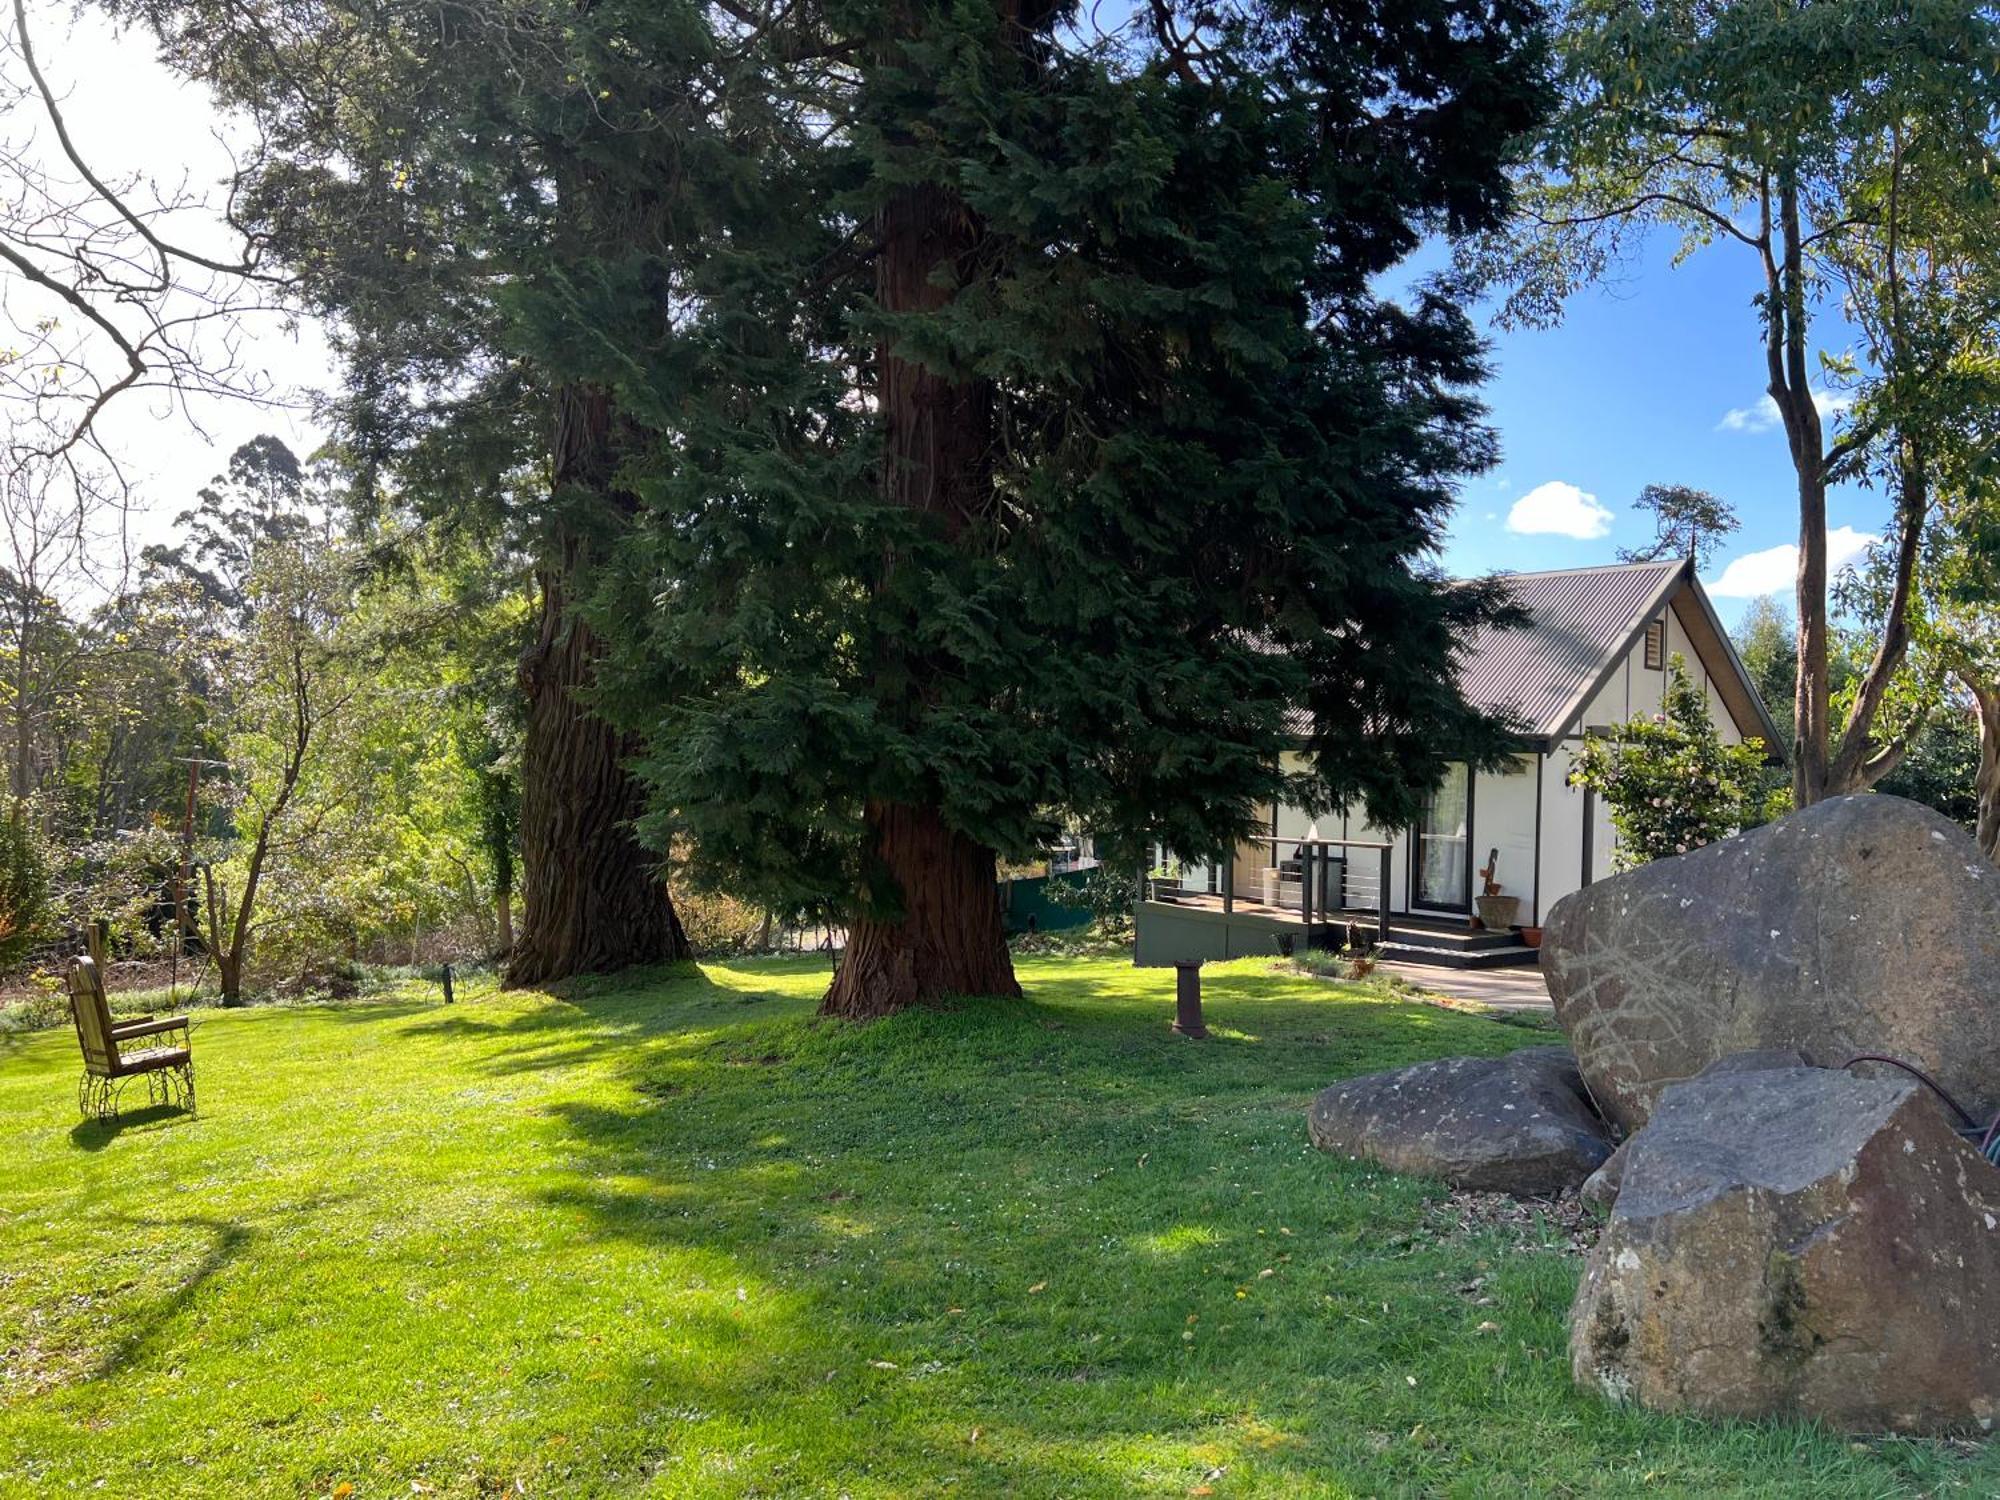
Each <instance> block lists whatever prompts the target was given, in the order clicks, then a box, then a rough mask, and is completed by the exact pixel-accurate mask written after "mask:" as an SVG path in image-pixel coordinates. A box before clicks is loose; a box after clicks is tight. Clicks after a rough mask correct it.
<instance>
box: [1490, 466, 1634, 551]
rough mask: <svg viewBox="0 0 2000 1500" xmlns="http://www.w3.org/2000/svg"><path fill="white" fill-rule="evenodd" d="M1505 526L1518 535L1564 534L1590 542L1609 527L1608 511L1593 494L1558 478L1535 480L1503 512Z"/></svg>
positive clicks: (1606, 532)
mask: <svg viewBox="0 0 2000 1500" xmlns="http://www.w3.org/2000/svg"><path fill="white" fill-rule="evenodd" d="M1507 529H1508V530H1509V531H1513V532H1518V533H1520V534H1521V535H1522V536H1567V537H1574V538H1575V539H1576V540H1577V541H1579V542H1592V541H1595V540H1597V538H1599V537H1601V536H1607V535H1609V534H1610V531H1611V512H1610V511H1608V510H1606V509H1605V508H1604V507H1603V506H1601V505H1599V504H1598V503H1597V496H1595V495H1593V494H1590V493H1589V492H1588V491H1585V490H1580V489H1578V488H1577V487H1576V486H1575V485H1573V484H1565V483H1564V482H1563V481H1562V480H1560V479H1551V480H1550V481H1549V482H1548V483H1547V484H1538V485H1536V486H1535V487H1534V488H1533V489H1531V490H1529V491H1528V493H1527V494H1525V495H1523V496H1522V497H1521V498H1520V499H1518V500H1516V501H1515V502H1514V505H1513V508H1512V509H1511V510H1509V511H1508V512H1507Z"/></svg>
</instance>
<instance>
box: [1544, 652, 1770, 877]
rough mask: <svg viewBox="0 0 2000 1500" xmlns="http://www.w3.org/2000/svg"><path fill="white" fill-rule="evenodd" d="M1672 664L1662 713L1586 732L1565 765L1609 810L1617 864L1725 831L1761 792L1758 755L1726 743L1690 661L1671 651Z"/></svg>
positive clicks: (1693, 845) (1694, 845) (1746, 820)
mask: <svg viewBox="0 0 2000 1500" xmlns="http://www.w3.org/2000/svg"><path fill="white" fill-rule="evenodd" d="M1671 667H1672V676H1671V679H1670V681H1669V682H1668V684H1667V692H1666V700H1665V703H1664V706H1663V710H1662V712H1660V713H1657V714H1638V715H1636V716H1634V717H1633V718H1632V720H1631V721H1630V722H1629V723H1627V724H1625V725H1623V726H1622V727H1620V728H1619V729H1617V730H1615V731H1614V732H1612V733H1611V734H1606V735H1598V734H1592V735H1587V736H1585V738H1584V742H1583V750H1582V751H1581V753H1579V755H1578V756H1577V761H1576V768H1575V769H1574V770H1572V771H1571V772H1570V777H1569V780H1570V785H1572V786H1582V787H1589V788H1592V789H1593V790H1595V791H1596V792H1597V794H1598V795H1599V796H1600V797H1602V798H1603V799H1604V802H1605V806H1606V807H1607V808H1608V809H1609V810H1610V813H1611V823H1612V826H1613V827H1614V828H1616V829H1617V830H1618V853H1617V857H1616V860H1615V863H1616V865H1617V868H1619V869H1621V870H1629V869H1630V868H1632V867H1633V866H1634V865H1640V864H1644V863H1646V862H1647V861H1648V860H1654V859H1664V858H1666V857H1667V856H1669V855H1674V854H1685V853H1687V852H1688V851H1689V850H1690V849H1698V848H1700V847H1701V846H1702V845H1703V844H1712V843H1714V842H1715V841H1716V840H1717V839H1721V838H1727V837H1728V836H1729V835H1730V834H1732V833H1735V832H1737V831H1738V830H1739V829H1741V828H1743V827H1745V826H1747V825H1748V824H1750V823H1752V822H1754V821H1756V820H1757V813H1758V811H1759V808H1760V804H1761V801H1762V797H1763V785H1762V761H1763V757H1762V756H1761V755H1760V754H1759V753H1758V752H1757V750H1756V749H1755V748H1753V747H1752V746H1749V745H1725V744H1723V742H1722V738H1721V736H1720V735H1718V734H1717V733H1716V731H1715V721H1714V720H1713V719H1712V718H1711V717H1710V716H1709V712H1708V695H1707V694H1706V693H1705V692H1703V691H1702V690H1701V689H1700V688H1698V687H1696V686H1695V685H1694V684H1693V683H1691V682H1689V681H1688V675H1687V663H1686V662H1684V661H1683V660H1682V659H1681V657H1680V656H1679V655H1678V654H1676V655H1675V656H1674V659H1673V662H1672V663H1671Z"/></svg>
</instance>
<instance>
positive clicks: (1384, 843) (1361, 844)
mask: <svg viewBox="0 0 2000 1500" xmlns="http://www.w3.org/2000/svg"><path fill="white" fill-rule="evenodd" d="M1241 842H1243V843H1246V844H1300V845H1305V844H1311V845H1313V846H1315V847H1324V848H1329V849H1373V850H1375V851H1377V852H1378V853H1379V852H1381V851H1384V850H1388V849H1393V848H1395V847H1396V846H1395V845H1394V844H1393V843H1390V842H1389V841H1388V840H1386V839H1322V838H1308V837H1307V836H1306V835H1304V834H1289V833H1286V834H1278V833H1252V834H1246V835H1245V836H1244V837H1243V839H1242V840H1241Z"/></svg>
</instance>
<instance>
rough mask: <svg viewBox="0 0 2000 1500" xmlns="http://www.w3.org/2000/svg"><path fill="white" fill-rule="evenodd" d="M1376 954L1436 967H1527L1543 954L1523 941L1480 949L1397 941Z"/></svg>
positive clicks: (1538, 961) (1386, 944)
mask: <svg viewBox="0 0 2000 1500" xmlns="http://www.w3.org/2000/svg"><path fill="white" fill-rule="evenodd" d="M1399 936H1400V935H1399ZM1375 956H1376V957H1377V958H1380V959H1385V960H1387V961H1389V962H1391V963H1404V964H1428V965H1430V966H1431V967H1433V968H1438V969H1515V968H1521V969H1526V968H1533V967H1534V966H1535V965H1536V964H1538V963H1540V962H1541V957H1542V955H1541V950H1540V949H1539V948H1530V947H1528V946H1527V945H1526V944H1525V943H1508V944H1505V945H1504V946H1498V947H1482V948H1439V947H1431V946H1428V945H1425V944H1420V943H1406V942H1401V941H1396V940H1392V941H1390V942H1386V943H1383V944H1381V945H1379V946H1378V947H1377V948H1376V949H1375Z"/></svg>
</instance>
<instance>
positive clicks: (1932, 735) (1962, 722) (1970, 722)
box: [1875, 698, 1979, 829]
mask: <svg viewBox="0 0 2000 1500" xmlns="http://www.w3.org/2000/svg"><path fill="white" fill-rule="evenodd" d="M1978 773H1979V722H1978V720H1977V718H1976V717H1975V716H1974V714H1973V712H1972V711H1971V710H1970V709H1969V708H1967V707H1966V706H1965V705H1964V704H1962V703H1958V702H1954V701H1951V700H1950V699H1949V698H1947V699H1946V700H1945V701H1944V702H1943V703H1942V704H1940V706H1939V707H1938V708H1937V710H1936V711H1935V712H1934V713H1932V715H1931V716H1930V718H1928V719H1927V720H1926V721H1925V723H1924V727H1923V730H1922V732H1920V733H1919V734H1918V735H1917V736H1916V738H1915V739H1914V740H1913V741H1912V742H1911V744H1910V749H1909V752H1908V754H1906V755H1905V756H1904V757H1903V759H1902V761H1901V763H1900V764H1898V765H1897V767H1896V769H1895V770H1893V771H1891V772H1890V773H1889V774H1888V775H1887V776H1884V777H1883V778H1882V779H1881V780H1880V781H1878V782H1876V783H1875V790H1876V791H1878V792H1884V793H1887V794H1888V795H1890V796H1892V797H1908V798H1909V799H1910V800H1911V801H1912V802H1921V803H1923V804H1924V806H1926V807H1934V808H1936V809H1937V810H1938V811H1939V812H1941V813H1943V814H1944V815H1945V816H1946V817H1947V818H1950V819H1951V820H1952V821H1953V822H1954V823H1962V824H1964V825H1965V827H1966V828H1967V829H1971V828H1973V827H1975V826H1976V824H1977V822H1978V818H1979V793H1978V790H1977V788H1976V787H1975V785H1974V782H1975V780H1976V778H1977V776H1978Z"/></svg>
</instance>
